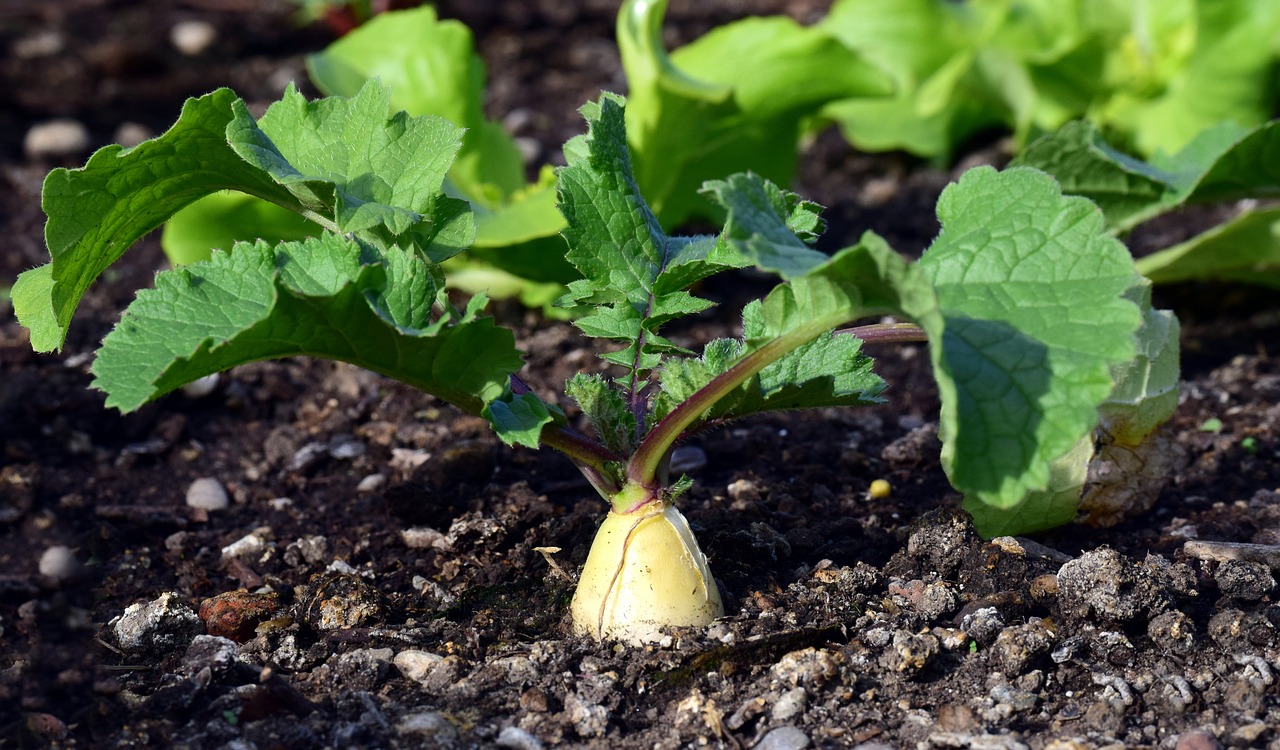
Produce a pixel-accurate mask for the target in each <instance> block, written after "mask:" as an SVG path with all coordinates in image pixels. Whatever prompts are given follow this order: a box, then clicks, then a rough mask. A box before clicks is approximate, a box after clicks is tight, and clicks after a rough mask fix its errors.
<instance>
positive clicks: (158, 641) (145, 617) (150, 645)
mask: <svg viewBox="0 0 1280 750" xmlns="http://www.w3.org/2000/svg"><path fill="white" fill-rule="evenodd" d="M112 629H113V630H114V631H115V635H116V642H117V643H119V644H120V647H121V648H123V649H124V650H125V651H130V652H138V651H145V650H148V649H154V648H159V649H161V650H169V649H172V648H176V647H178V646H185V645H187V644H188V643H190V642H191V640H192V639H193V638H195V637H196V636H197V635H199V634H200V633H201V632H203V631H204V623H203V622H201V621H200V617H199V616H198V615H196V613H195V612H192V611H191V608H190V607H188V606H186V605H185V604H183V603H182V601H181V600H179V598H178V595H177V594H175V593H173V592H171V591H166V592H165V593H163V594H161V595H160V596H158V597H157V598H156V599H154V600H152V601H149V602H146V603H145V604H130V605H129V606H128V607H127V608H125V611H124V614H122V615H120V617H118V618H117V619H116V620H115V621H114V622H113V623H112Z"/></svg>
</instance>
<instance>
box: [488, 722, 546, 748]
mask: <svg viewBox="0 0 1280 750" xmlns="http://www.w3.org/2000/svg"><path fill="white" fill-rule="evenodd" d="M495 742H496V743H497V745H498V747H510V748H513V750H542V740H540V739H538V738H537V737H535V736H533V735H532V734H530V733H528V732H526V731H525V730H523V729H521V728H520V727H503V729H502V731H501V732H498V739H497V740H495Z"/></svg>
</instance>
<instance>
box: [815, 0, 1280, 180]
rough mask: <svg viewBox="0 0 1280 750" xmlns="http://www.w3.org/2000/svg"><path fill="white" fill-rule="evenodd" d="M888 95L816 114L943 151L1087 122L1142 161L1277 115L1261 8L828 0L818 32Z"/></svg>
mask: <svg viewBox="0 0 1280 750" xmlns="http://www.w3.org/2000/svg"><path fill="white" fill-rule="evenodd" d="M819 27H820V28H823V29H825V30H827V31H828V32H830V33H831V34H833V35H835V36H837V37H838V38H839V39H840V40H841V41H842V42H843V43H844V44H845V45H847V46H848V47H849V48H850V49H851V50H854V51H856V52H858V53H859V54H860V55H863V56H864V57H865V58H867V59H869V60H870V61H872V62H874V63H876V64H877V65H879V66H881V67H882V68H883V69H884V70H886V71H889V73H890V75H891V76H892V78H893V81H894V83H895V85H896V89H897V90H896V94H895V96H894V97H892V98H890V99H887V100H875V99H867V100H850V101H845V102H836V103H834V104H832V105H830V106H829V107H827V109H826V111H825V114H826V115H827V116H829V117H831V118H832V119H834V120H836V122H838V123H839V124H840V126H841V128H842V130H843V132H844V133H845V136H846V137H847V138H848V139H849V140H850V142H852V143H853V144H855V145H856V146H858V147H859V148H862V149H865V150H873V151H874V150H887V149H905V150H907V151H911V152H913V153H916V154H920V155H924V156H938V157H943V158H946V157H949V156H950V155H952V154H954V153H955V151H956V149H957V148H958V147H960V146H961V145H962V144H964V142H965V141H966V140H967V139H969V138H971V137H973V136H975V135H976V134H978V133H980V132H982V131H985V130H992V129H995V130H1002V131H1009V130H1011V131H1012V132H1013V133H1014V135H1015V137H1016V138H1017V139H1018V140H1019V141H1020V142H1022V141H1025V140H1026V139H1027V138H1028V137H1029V136H1030V135H1032V134H1034V133H1035V132H1036V131H1041V132H1045V131H1053V130H1056V129H1058V128H1059V127H1060V126H1061V125H1063V124H1064V123H1066V122H1067V121H1069V120H1072V119H1077V118H1086V119H1088V120H1090V121H1091V122H1093V123H1094V124H1095V125H1097V126H1098V127H1100V128H1103V129H1105V130H1106V131H1108V132H1109V133H1112V134H1113V137H1115V138H1118V139H1119V140H1121V141H1122V142H1123V143H1124V144H1125V145H1126V147H1132V148H1134V149H1136V150H1137V151H1138V152H1139V153H1142V154H1144V155H1152V154H1155V153H1157V152H1161V151H1163V152H1165V153H1172V152H1174V151H1177V150H1179V149H1181V148H1182V147H1183V146H1185V145H1186V144H1187V143H1188V142H1189V141H1190V140H1191V139H1192V138H1193V137H1194V136H1195V135H1196V134H1197V133H1199V132H1201V131H1202V130H1204V129H1206V128H1208V127H1211V126H1213V125H1216V124H1218V123H1220V122H1224V121H1229V122H1235V123H1237V124H1239V125H1241V126H1244V127H1255V126H1257V125H1260V124H1262V123H1263V122H1265V121H1266V120H1267V119H1268V118H1269V117H1270V116H1271V114H1272V111H1273V110H1274V108H1275V102H1276V98H1277V89H1276V85H1277V84H1276V79H1275V76H1274V75H1273V71H1274V68H1275V65H1276V62H1277V53H1278V52H1280V6H1277V5H1276V3H1274V2H1271V0H1135V1H1132V2H1131V1H1130V0H1030V1H1028V0H973V1H971V2H960V3H957V2H951V1H950V0H900V1H897V2H892V3H886V2H881V1H880V0H838V2H836V3H835V4H834V5H833V6H832V9H831V11H830V13H829V14H828V16H827V17H826V18H825V19H824V20H823V21H822V22H821V23H820V24H819Z"/></svg>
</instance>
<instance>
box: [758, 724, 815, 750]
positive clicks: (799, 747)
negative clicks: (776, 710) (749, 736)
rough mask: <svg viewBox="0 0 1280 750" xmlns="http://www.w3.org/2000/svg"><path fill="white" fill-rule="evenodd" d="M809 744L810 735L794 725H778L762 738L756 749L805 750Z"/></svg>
mask: <svg viewBox="0 0 1280 750" xmlns="http://www.w3.org/2000/svg"><path fill="white" fill-rule="evenodd" d="M808 746H809V735H807V734H805V733H804V732H802V731H800V730H799V729H797V728H796V727H793V726H785V727H778V728H777V729H771V730H769V733H768V734H766V735H765V736H764V737H761V738H760V741H759V742H758V743H756V747H755V750H804V749H805V748H806V747H808Z"/></svg>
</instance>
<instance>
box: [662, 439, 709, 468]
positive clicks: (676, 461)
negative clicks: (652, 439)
mask: <svg viewBox="0 0 1280 750" xmlns="http://www.w3.org/2000/svg"><path fill="white" fill-rule="evenodd" d="M706 465H707V453H706V451H704V450H702V449H701V448H699V447H698V446H696V445H682V446H680V447H678V448H676V449H675V450H673V451H671V472H672V473H673V474H688V473H691V472H694V471H697V470H698V469H701V468H703V467H704V466H706Z"/></svg>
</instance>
